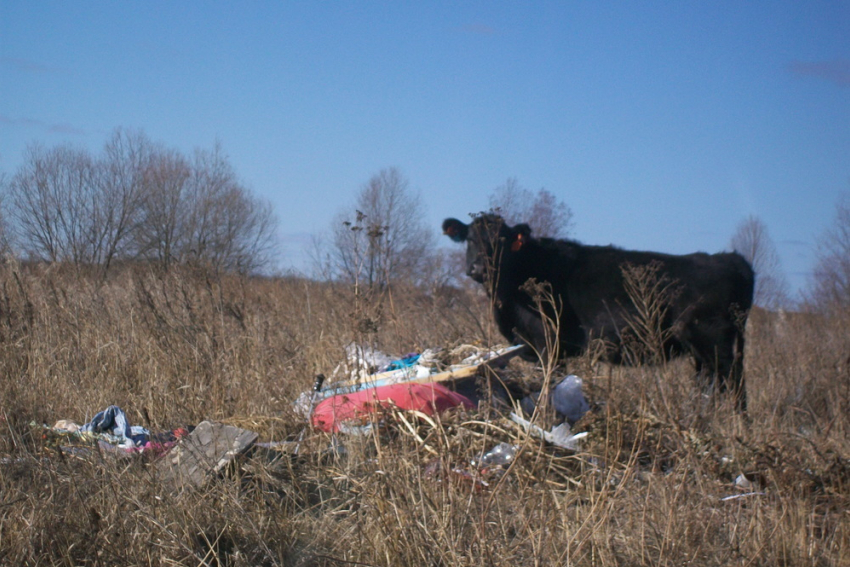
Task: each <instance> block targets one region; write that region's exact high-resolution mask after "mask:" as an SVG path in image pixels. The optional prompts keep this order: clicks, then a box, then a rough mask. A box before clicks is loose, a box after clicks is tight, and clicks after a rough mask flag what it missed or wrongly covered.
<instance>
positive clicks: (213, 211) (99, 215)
mask: <svg viewBox="0 0 850 567" xmlns="http://www.w3.org/2000/svg"><path fill="white" fill-rule="evenodd" d="M2 204H3V212H4V221H5V228H6V230H5V231H4V233H5V235H4V236H5V244H6V246H7V247H8V248H10V249H12V250H15V251H16V252H18V253H19V254H20V255H22V256H23V257H24V258H26V259H28V260H33V261H46V262H63V263H70V264H73V265H77V266H96V267H98V268H100V269H102V270H104V271H106V270H108V269H109V268H110V267H111V266H113V265H114V264H115V263H116V262H120V261H126V260H134V261H147V262H152V263H155V264H156V265H159V266H161V267H162V268H164V269H168V268H169V267H171V266H173V265H176V264H198V265H203V266H205V267H209V268H212V269H216V270H228V271H237V272H242V273H249V272H253V271H256V270H258V269H260V268H262V267H263V266H264V265H266V264H267V263H268V261H269V260H270V254H271V252H272V249H271V245H272V237H273V234H274V229H275V223H276V221H275V217H274V214H273V211H272V207H271V204H270V203H268V202H266V201H263V200H261V199H258V198H256V197H255V196H253V195H252V194H251V192H250V191H248V190H247V189H246V188H245V187H244V185H242V183H241V182H240V181H239V179H238V178H237V176H236V174H235V172H234V170H233V167H232V166H231V164H230V161H229V158H228V156H227V155H226V154H225V153H224V151H223V150H222V148H221V145H220V144H218V143H216V144H215V145H214V146H213V147H212V148H211V149H198V150H195V152H194V153H193V154H192V155H191V156H186V155H184V154H182V153H181V152H179V151H177V150H175V149H171V148H168V147H166V146H164V145H162V144H159V143H155V142H153V141H151V140H150V139H149V138H148V137H147V136H146V135H145V134H144V133H142V132H131V131H127V130H123V129H118V130H115V131H114V132H113V134H112V135H111V137H110V138H109V139H108V141H107V142H106V144H105V145H104V147H103V150H102V151H101V152H100V153H99V154H97V155H92V154H91V153H90V152H89V151H87V150H85V149H82V148H77V147H74V146H71V145H59V146H56V147H53V148H45V147H43V146H41V145H38V144H33V145H30V146H29V147H28V148H27V149H26V151H25V154H24V160H23V164H22V165H21V166H20V167H19V168H18V170H17V171H16V172H15V173H14V174H13V175H12V176H11V177H7V178H5V179H3V187H2Z"/></svg>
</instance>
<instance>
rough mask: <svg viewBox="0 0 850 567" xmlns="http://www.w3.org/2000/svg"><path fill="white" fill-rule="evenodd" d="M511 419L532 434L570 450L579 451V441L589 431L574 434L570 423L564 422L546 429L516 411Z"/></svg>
mask: <svg viewBox="0 0 850 567" xmlns="http://www.w3.org/2000/svg"><path fill="white" fill-rule="evenodd" d="M510 418H511V421H513V422H514V423H516V424H517V425H519V426H520V427H522V428H523V429H525V430H526V431H527V432H528V433H529V434H530V435H532V436H534V437H538V438H540V439H543V440H544V441H546V442H547V443H551V444H552V445H557V446H558V447H561V448H563V449H569V450H570V451H579V450H580V449H581V447H580V445H579V441H581V440H582V439H584V438H585V437H587V432H586V431H585V432H582V433H576V434H575V435H573V434H572V430H570V426H569V424H568V423H566V422H565V423H562V424H561V425H558V426H556V427H553V428H552V429H551V430H550V431H545V430H544V429H543V428H541V427H540V426H537V425H534V424H533V423H531V422H530V421H528V420H527V419H525V418H523V417H520V416H519V415H517V414H516V413H513V412H511V415H510Z"/></svg>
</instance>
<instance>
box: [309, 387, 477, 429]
mask: <svg viewBox="0 0 850 567" xmlns="http://www.w3.org/2000/svg"><path fill="white" fill-rule="evenodd" d="M461 405H462V406H463V407H465V408H468V409H473V408H474V407H475V406H474V404H473V403H472V402H471V401H469V398H467V397H466V396H462V395H460V394H458V393H457V392H452V391H451V390H449V389H448V388H446V387H445V386H443V385H442V384H393V385H390V386H380V387H377V388H368V389H366V390H361V391H359V392H354V393H352V394H340V395H338V396H333V397H330V398H327V399H325V400H322V402H320V403H319V405H317V406H316V409H314V410H313V415H312V418H311V421H312V424H313V427H315V428H316V429H320V430H322V431H328V432H336V431H339V424H341V423H343V422H346V421H352V420H354V421H366V420H368V419H369V418H370V416H371V415H372V414H374V413H376V412H378V411H381V410H382V409H387V408H391V407H394V406H395V407H398V408H399V409H402V410H415V411H421V412H422V413H424V414H426V415H434V414H435V413H439V412H443V411H445V410H447V409H449V408H453V407H457V406H461Z"/></svg>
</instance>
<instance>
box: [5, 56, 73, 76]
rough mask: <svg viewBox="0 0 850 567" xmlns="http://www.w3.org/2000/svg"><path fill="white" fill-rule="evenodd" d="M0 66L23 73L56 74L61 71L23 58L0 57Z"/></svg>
mask: <svg viewBox="0 0 850 567" xmlns="http://www.w3.org/2000/svg"><path fill="white" fill-rule="evenodd" d="M0 65H2V66H4V67H9V68H11V69H14V70H16V71H20V72H22V73H55V72H57V71H58V70H59V69H56V68H54V67H50V66H48V65H44V64H42V63H39V62H38V61H33V60H32V59H23V58H21V57H0Z"/></svg>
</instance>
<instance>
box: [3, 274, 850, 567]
mask: <svg viewBox="0 0 850 567" xmlns="http://www.w3.org/2000/svg"><path fill="white" fill-rule="evenodd" d="M490 319H491V317H490V310H489V306H488V304H487V300H486V298H485V297H483V296H482V295H479V294H478V292H477V291H473V290H469V291H466V290H459V289H421V288H407V289H402V288H392V289H389V290H386V291H385V292H384V293H382V294H379V295H374V296H362V295H361V296H360V297H357V296H356V295H355V291H354V290H352V289H351V288H350V287H348V286H341V285H338V284H336V283H332V282H312V281H307V280H302V279H297V278H282V279H276V278H269V279H250V278H241V277H213V276H211V275H209V274H206V273H203V272H197V271H190V270H185V271H184V270H173V271H169V272H168V273H161V272H157V271H155V270H151V269H149V268H145V267H138V266H137V267H133V268H131V267H127V268H126V269H122V270H117V271H115V272H114V273H110V275H109V276H108V277H107V278H106V279H103V278H96V277H89V276H87V275H86V274H84V273H80V272H66V271H63V270H61V269H57V268H56V267H55V266H46V265H18V264H15V263H6V264H3V265H2V266H0V371H2V375H1V376H0V565H142V564H144V565H163V566H166V565H167V566H173V565H231V566H241V565H246V566H247V565H252V566H253V565H269V566H274V565H287V566H295V565H298V566H306V565H317V566H318V565H327V566H332V565H333V566H339V565H383V566H390V565H393V566H395V565H452V566H454V565H469V566H478V565H482V566H483V565H488V566H489V565H495V566H502V565H505V566H508V565H510V566H511V567H516V566H517V565H593V566H609V565H611V566H613V565H685V564H688V565H708V566H711V565H718V566H719V565H740V566H749V565H818V566H820V565H824V566H826V565H848V564H850V552H848V550H850V533H848V528H847V526H848V521H847V520H848V517H847V510H848V508H850V502H848V481H850V464H848V456H849V455H850V446H848V445H850V444H849V443H848V438H850V437H848V423H847V415H848V409H850V408H848V405H850V378H849V377H848V363H847V354H846V353H847V352H850V349H848V346H850V345H848V335H847V332H846V329H847V328H850V318H848V317H847V316H846V315H842V314H835V315H834V316H832V317H816V316H812V315H801V314H790V313H789V314H785V315H784V316H783V315H779V314H774V313H766V312H760V311H755V312H753V314H752V316H751V318H750V321H749V324H748V329H747V340H748V342H747V353H746V374H747V381H748V388H749V393H750V398H749V418H748V421H747V420H743V419H742V418H741V417H740V416H739V414H738V413H737V412H736V411H735V409H734V407H733V406H734V404H732V403H725V402H723V401H722V400H720V402H719V403H718V404H706V403H704V400H703V397H702V393H701V391H700V390H699V389H698V388H697V387H696V386H695V384H694V382H693V380H692V375H693V370H694V369H693V365H692V364H690V362H689V361H688V360H686V359H679V360H676V361H672V362H668V363H664V364H644V365H640V366H633V367H622V366H611V365H607V364H604V363H602V362H600V361H599V359H598V358H595V357H593V356H591V355H588V356H586V357H583V358H580V359H575V360H571V361H569V363H568V367H566V368H563V367H554V366H552V367H550V368H549V369H546V367H545V365H544V366H538V365H535V364H529V363H524V362H520V361H514V362H512V363H511V365H510V366H509V368H508V369H506V371H505V372H506V375H511V376H514V377H516V378H517V379H519V380H524V381H526V382H528V383H534V384H538V385H539V384H541V383H542V382H543V380H544V378H545V376H544V374H545V373H548V374H549V376H550V378H549V380H550V382H551V381H554V380H557V379H558V378H559V377H560V375H561V373H562V372H576V373H579V374H580V375H581V376H582V378H583V379H584V381H585V386H586V393H587V395H588V397H589V398H590V399H591V402H592V405H593V408H594V409H593V411H592V412H591V413H590V414H589V415H587V416H585V418H583V419H582V420H581V421H580V422H579V423H577V424H576V426H575V429H576V430H578V431H587V432H588V433H589V437H588V439H587V440H586V442H585V443H584V445H583V447H582V451H580V452H578V453H571V452H568V451H564V450H561V449H558V448H554V447H552V446H548V445H546V444H544V443H542V442H541V441H539V440H537V439H534V438H529V437H528V436H527V435H525V434H524V433H523V432H522V431H521V430H520V429H519V428H517V427H516V426H514V425H513V424H512V422H510V421H509V420H507V419H505V418H504V417H503V416H501V415H500V414H498V413H495V412H493V413H466V414H464V413H449V414H446V415H444V416H441V417H440V418H438V419H424V418H416V417H412V416H409V415H407V416H404V415H388V416H386V419H385V420H384V421H383V423H382V424H376V427H375V428H374V429H373V430H372V432H371V433H370V434H369V435H366V436H361V437H345V436H338V437H337V438H336V439H335V440H334V439H332V438H331V437H330V436H328V435H326V434H321V433H315V432H312V431H309V430H306V429H305V422H304V420H303V418H301V417H299V416H297V415H296V414H295V413H294V412H293V411H292V406H291V403H292V402H293V401H294V399H295V397H296V396H297V394H299V393H300V392H302V391H305V390H307V389H308V388H309V387H310V384H311V383H312V380H313V377H314V376H315V374H317V373H330V372H332V371H333V369H334V368H335V367H336V365H338V364H339V363H340V362H341V361H342V360H343V358H344V356H345V354H344V352H345V351H344V349H345V346H346V345H348V344H349V343H351V342H366V343H368V344H370V345H373V346H375V347H377V348H379V349H381V350H383V351H384V352H387V353H389V354H397V355H403V354H405V353H406V352H408V351H413V350H418V349H421V348H427V347H433V346H454V345H458V344H463V343H474V342H479V343H481V344H482V345H487V344H493V342H496V341H498V337H497V336H496V335H495V333H494V332H493V326H492V322H491V320H490ZM111 404H116V405H119V406H120V407H122V408H123V409H124V410H125V411H126V412H127V415H128V418H129V419H130V421H131V422H132V423H133V424H139V425H144V426H147V427H149V428H151V429H152V430H165V429H169V428H172V427H176V426H181V425H192V424H196V423H198V422H199V421H201V420H204V419H213V420H222V421H226V422H228V423H233V424H235V425H239V426H242V427H247V428H251V429H254V430H256V431H258V432H259V433H260V440H261V441H279V440H285V439H294V438H296V437H297V436H298V435H299V434H300V433H301V432H302V431H304V432H305V435H304V436H303V443H302V444H301V450H300V451H299V453H298V455H297V456H293V455H288V454H285V453H281V452H278V451H276V450H275V449H274V448H270V449H263V448H259V447H258V448H256V449H255V451H254V452H252V453H251V454H249V455H246V456H245V458H244V459H243V460H242V461H241V463H240V466H239V467H234V468H233V469H231V470H228V471H227V473H226V474H224V475H223V476H222V477H221V478H219V479H217V480H213V481H211V482H210V483H208V484H206V485H204V486H203V487H202V488H199V489H197V490H191V491H187V492H184V493H173V492H172V491H171V490H170V489H169V487H168V486H167V485H165V484H164V483H163V482H162V479H161V478H160V477H159V476H158V474H157V472H156V468H155V467H153V466H151V465H150V462H149V461H148V460H146V459H144V458H120V457H116V456H115V455H113V454H110V453H107V452H101V451H98V450H97V448H96V447H88V448H81V449H85V450H79V451H72V450H68V449H65V450H57V444H58V445H60V446H61V444H62V441H61V440H60V441H58V442H57V441H56V440H54V439H52V438H50V436H49V435H47V436H46V433H45V431H46V430H45V429H44V428H42V427H41V424H48V425H50V424H52V423H53V422H54V421H55V420H58V419H72V420H75V421H77V422H78V423H82V422H84V421H85V420H87V419H88V418H90V417H91V416H92V415H93V414H94V413H95V412H97V411H99V410H101V409H103V408H104V407H106V406H107V405H111ZM31 423H32V424H35V425H31ZM378 425H380V426H378ZM501 442H507V443H510V444H513V445H516V446H517V447H519V448H521V449H520V450H519V451H518V453H517V455H518V456H517V458H516V460H515V461H514V463H513V464H512V465H511V466H510V468H509V469H508V470H507V471H506V472H504V471H502V472H501V473H500V472H499V471H482V470H479V468H478V467H477V466H475V465H473V464H472V462H473V461H477V460H478V459H480V457H481V455H482V454H483V453H485V452H486V451H488V450H490V449H491V448H492V447H493V446H495V445H496V444H498V443H501ZM500 475H501V476H500ZM741 475H746V478H747V482H748V483H750V484H747V485H744V486H742V482H743V481H738V483H737V484H736V479H738V478H739V477H740V476H741ZM730 496H733V497H735V498H731V499H727V498H728V497H730Z"/></svg>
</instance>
